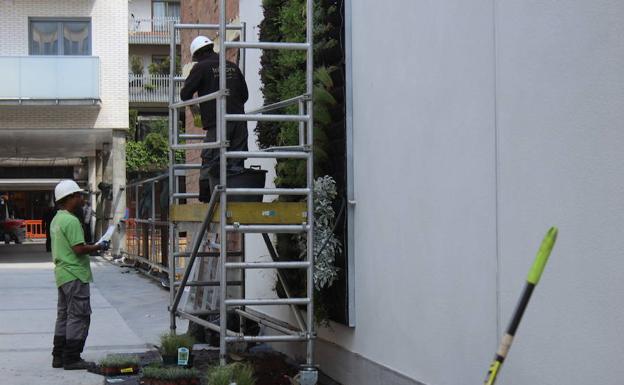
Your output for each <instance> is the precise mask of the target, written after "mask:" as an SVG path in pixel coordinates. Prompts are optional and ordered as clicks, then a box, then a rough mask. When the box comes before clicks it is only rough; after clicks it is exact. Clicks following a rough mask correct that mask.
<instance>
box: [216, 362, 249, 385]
mask: <svg viewBox="0 0 624 385" xmlns="http://www.w3.org/2000/svg"><path fill="white" fill-rule="evenodd" d="M206 382H207V383H208V384H210V385H230V384H232V383H235V384H236V385H255V383H256V379H255V378H254V370H253V367H252V366H251V365H249V364H245V363H241V362H237V363H234V364H229V365H225V366H213V367H211V368H209V369H208V371H207V372H206Z"/></svg>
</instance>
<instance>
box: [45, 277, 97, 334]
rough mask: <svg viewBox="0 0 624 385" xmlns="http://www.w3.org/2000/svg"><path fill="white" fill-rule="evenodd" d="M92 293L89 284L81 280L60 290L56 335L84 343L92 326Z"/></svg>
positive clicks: (67, 284) (69, 283) (65, 285)
mask: <svg viewBox="0 0 624 385" xmlns="http://www.w3.org/2000/svg"><path fill="white" fill-rule="evenodd" d="M90 296H91V292H90V290H89V284H88V283H82V282H81V281H80V280H79V279H76V280H73V281H70V282H67V283H66V284H64V285H62V286H61V287H59V288H58V305H57V313H56V327H55V329H54V335H55V336H59V337H65V339H67V340H68V341H69V340H78V341H84V340H85V339H87V335H88V334H89V325H90V324H91V297H90Z"/></svg>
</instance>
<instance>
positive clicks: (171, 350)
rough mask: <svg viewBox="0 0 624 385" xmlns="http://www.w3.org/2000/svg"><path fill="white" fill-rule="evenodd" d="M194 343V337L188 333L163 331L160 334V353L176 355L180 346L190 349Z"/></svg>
mask: <svg viewBox="0 0 624 385" xmlns="http://www.w3.org/2000/svg"><path fill="white" fill-rule="evenodd" d="M194 344H195V339H194V338H193V337H191V336H190V335H188V334H171V333H165V334H163V335H161V336H160V350H161V353H162V354H164V355H168V356H174V355H177V354H178V349H179V348H181V347H185V348H188V350H191V349H192V348H193V345H194Z"/></svg>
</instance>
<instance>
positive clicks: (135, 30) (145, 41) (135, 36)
mask: <svg viewBox="0 0 624 385" xmlns="http://www.w3.org/2000/svg"><path fill="white" fill-rule="evenodd" d="M180 7H181V4H180V1H179V0H132V1H129V2H128V44H129V46H128V54H129V57H128V76H129V81H128V86H129V102H130V108H131V109H134V110H137V112H138V116H139V117H140V118H139V119H138V122H139V125H141V124H142V123H141V122H145V121H150V120H153V119H154V118H156V117H160V118H163V117H164V118H166V116H167V113H168V104H169V97H170V95H169V56H170V43H171V25H172V23H179V22H180V12H181V8H180ZM177 40H178V41H177V42H176V43H177V44H176V45H177V47H176V55H179V38H178V39H177ZM179 89H180V86H178V87H177V88H176V92H175V94H176V95H179V93H180V92H179ZM176 97H177V96H176ZM147 124H148V125H149V123H147ZM139 128H140V127H139ZM139 131H141V130H139Z"/></svg>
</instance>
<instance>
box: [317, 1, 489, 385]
mask: <svg viewBox="0 0 624 385" xmlns="http://www.w3.org/2000/svg"><path fill="white" fill-rule="evenodd" d="M351 3H352V5H351V6H352V14H351V22H352V36H353V40H352V44H353V46H352V49H353V56H352V61H353V84H352V86H353V127H354V128H353V132H354V134H353V135H354V181H355V200H356V201H357V204H356V207H355V229H354V230H355V250H354V257H355V301H356V302H355V311H356V317H355V318H356V327H355V328H354V329H348V328H345V327H342V326H340V325H332V326H333V330H324V331H322V333H321V337H322V338H323V339H326V340H329V341H332V342H335V343H337V344H338V345H340V346H342V347H344V348H346V349H347V350H350V351H352V352H354V353H356V354H358V355H361V356H363V357H364V358H366V359H368V360H371V361H374V362H375V363H377V364H379V365H383V366H386V367H388V368H390V369H393V370H395V371H397V372H399V373H403V374H405V375H406V376H408V377H410V378H413V379H415V380H417V381H420V382H422V383H425V384H436V385H437V384H439V385H455V384H470V383H480V382H482V381H483V378H484V375H485V368H486V367H487V363H488V361H489V360H490V359H491V356H492V354H493V352H494V346H495V344H496V239H495V234H496V232H495V230H496V227H495V225H496V223H495V209H496V206H495V165H494V161H495V141H494V78H493V20H492V4H491V2H478V1H469V2H467V1H465V0H455V1H441V2H423V1H410V0H397V1H393V2H391V6H389V3H384V2H378V1H372V0H364V1H361V0H357V1H352V2H351ZM373 26H375V27H374V28H373ZM332 361H333V359H332V357H319V363H320V364H321V366H323V365H325V366H326V367H327V366H329V367H330V368H332V370H335V371H339V370H340V363H337V364H336V363H334V362H332ZM353 375H357V374H353V373H352V374H351V376H353ZM339 380H341V381H346V383H348V384H355V383H366V384H369V383H370V384H373V383H375V381H376V379H370V378H369V379H366V378H361V379H358V380H357V382H355V381H353V378H351V379H347V378H339Z"/></svg>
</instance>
